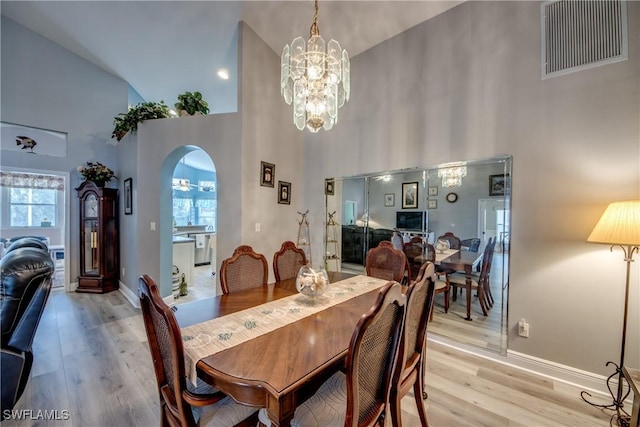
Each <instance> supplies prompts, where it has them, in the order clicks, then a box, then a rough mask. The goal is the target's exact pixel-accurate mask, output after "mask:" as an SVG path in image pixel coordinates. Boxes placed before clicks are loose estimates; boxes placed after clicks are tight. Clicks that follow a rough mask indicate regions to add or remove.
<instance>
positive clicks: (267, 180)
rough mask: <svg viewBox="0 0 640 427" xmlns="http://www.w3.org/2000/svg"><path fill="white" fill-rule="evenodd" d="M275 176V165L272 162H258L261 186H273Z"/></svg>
mask: <svg viewBox="0 0 640 427" xmlns="http://www.w3.org/2000/svg"><path fill="white" fill-rule="evenodd" d="M275 177H276V165H275V164H273V163H267V162H260V185H261V186H263V187H272V188H273V187H274V186H275Z"/></svg>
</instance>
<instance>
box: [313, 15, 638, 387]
mask: <svg viewBox="0 0 640 427" xmlns="http://www.w3.org/2000/svg"><path fill="white" fill-rule="evenodd" d="M628 7H629V30H630V32H629V52H630V59H629V60H628V61H624V62H619V63H616V64H612V65H607V66H602V67H597V68H593V69H589V70H585V71H582V72H578V73H573V74H568V75H565V76H561V77H556V78H552V79H548V80H541V79H540V4H539V3H538V2H468V3H465V4H462V5H460V6H458V7H456V8H454V9H451V10H449V11H447V12H446V13H444V14H443V15H440V16H437V17H435V18H433V19H431V20H429V21H427V22H424V23H422V24H420V25H418V26H416V27H414V28H412V29H410V30H408V31H406V32H404V33H402V34H400V35H398V36H397V37H394V38H392V39H390V40H388V41H386V42H384V43H382V44H380V45H378V46H375V47H374V48H372V49H370V50H368V51H366V52H364V53H362V54H360V55H358V56H357V57H355V58H353V59H352V79H351V80H352V98H351V100H350V101H349V103H348V104H346V105H345V107H344V108H343V109H342V110H341V112H340V114H341V116H340V121H339V122H338V124H337V125H336V126H335V127H334V128H333V129H332V130H331V132H328V133H320V134H316V135H309V134H305V148H306V151H305V164H306V165H307V168H306V175H305V178H306V186H305V188H306V191H307V192H308V193H314V192H318V193H319V192H320V191H321V188H322V187H321V186H322V185H323V179H324V178H325V177H331V176H333V177H339V176H350V175H353V174H358V173H368V172H375V171H384V170H394V169H400V168H406V167H417V166H424V165H432V164H439V163H445V162H451V161H459V160H472V159H481V158H487V157H494V156H498V155H503V154H512V155H513V175H512V186H513V199H512V202H513V205H512V208H513V211H512V234H511V250H512V251H511V255H512V257H511V276H510V288H509V324H508V330H509V337H508V339H509V343H508V347H509V350H510V351H516V352H521V353H524V354H527V355H531V356H535V357H539V358H542V359H546V360H550V361H554V362H557V363H560V364H564V365H568V366H572V367H575V368H578V369H582V370H585V371H589V372H597V373H600V374H605V373H607V374H608V373H609V369H608V368H606V367H605V366H604V364H605V362H606V361H607V360H617V359H618V358H619V351H620V339H621V329H622V307H623V300H624V280H625V264H624V262H623V254H622V252H621V251H620V250H614V251H613V253H610V252H609V250H608V249H609V248H608V247H606V246H601V245H594V244H589V243H586V238H587V236H588V235H589V233H590V231H591V229H592V228H593V226H594V225H595V222H596V221H597V219H598V217H599V215H600V214H601V213H602V211H603V210H604V208H605V207H606V205H607V203H609V202H611V201H614V200H625V199H638V198H640V162H639V160H638V159H639V158H640V143H639V136H640V127H639V123H640V102H639V101H640V61H639V59H638V56H637V52H640V45H639V35H640V22H639V18H640V3H638V2H629V3H628ZM347 49H348V46H347ZM372 88H376V89H377V91H376V90H372ZM322 159H324V160H325V161H324V162H323V161H322ZM322 203H323V200H322V198H320V197H319V198H318V199H317V200H315V206H313V207H312V209H320V207H321V206H322ZM639 276H640V263H638V262H635V263H634V265H633V266H632V285H633V286H632V294H631V301H633V304H634V305H633V306H634V307H636V308H637V307H638V302H639V301H640V292H639V291H638V288H639V286H638V282H639ZM521 318H526V319H527V320H528V321H529V322H530V325H531V334H530V337H529V338H528V339H526V338H520V337H518V336H517V333H516V326H517V322H518V320H520V319H521ZM629 325H630V326H629V331H628V341H627V363H628V364H629V365H631V366H635V367H638V366H640V342H639V337H640V330H639V329H640V320H639V317H638V310H637V309H632V310H631V311H630V313H629Z"/></svg>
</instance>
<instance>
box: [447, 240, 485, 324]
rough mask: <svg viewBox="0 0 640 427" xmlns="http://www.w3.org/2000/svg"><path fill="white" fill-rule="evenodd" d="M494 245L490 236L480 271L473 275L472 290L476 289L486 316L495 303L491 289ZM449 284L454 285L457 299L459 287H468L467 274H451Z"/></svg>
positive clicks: (454, 293)
mask: <svg viewBox="0 0 640 427" xmlns="http://www.w3.org/2000/svg"><path fill="white" fill-rule="evenodd" d="M494 247H495V240H494V239H493V238H492V237H490V238H489V241H488V242H487V245H486V246H485V248H484V253H483V255H482V266H481V267H480V272H479V273H473V274H472V275H471V290H476V292H477V295H478V302H479V303H480V308H481V309H482V313H483V314H484V315H485V316H486V315H487V309H488V308H490V307H491V306H492V305H493V296H491V289H490V274H491V263H492V261H493V250H494ZM449 284H450V286H452V287H453V295H454V299H455V298H456V295H457V292H458V288H460V289H467V275H466V274H465V273H464V272H455V273H452V274H449Z"/></svg>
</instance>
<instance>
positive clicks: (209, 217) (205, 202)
mask: <svg viewBox="0 0 640 427" xmlns="http://www.w3.org/2000/svg"><path fill="white" fill-rule="evenodd" d="M217 203H218V202H217V201H216V200H215V199H198V200H196V207H197V208H198V209H197V211H198V224H200V225H208V226H210V227H211V230H212V231H216V207H217Z"/></svg>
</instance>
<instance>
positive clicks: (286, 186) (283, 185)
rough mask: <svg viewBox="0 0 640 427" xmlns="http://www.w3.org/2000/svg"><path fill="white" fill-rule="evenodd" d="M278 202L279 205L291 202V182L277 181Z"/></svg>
mask: <svg viewBox="0 0 640 427" xmlns="http://www.w3.org/2000/svg"><path fill="white" fill-rule="evenodd" d="M278 203H279V204H281V205H290V204H291V183H290V182H286V181H278Z"/></svg>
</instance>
